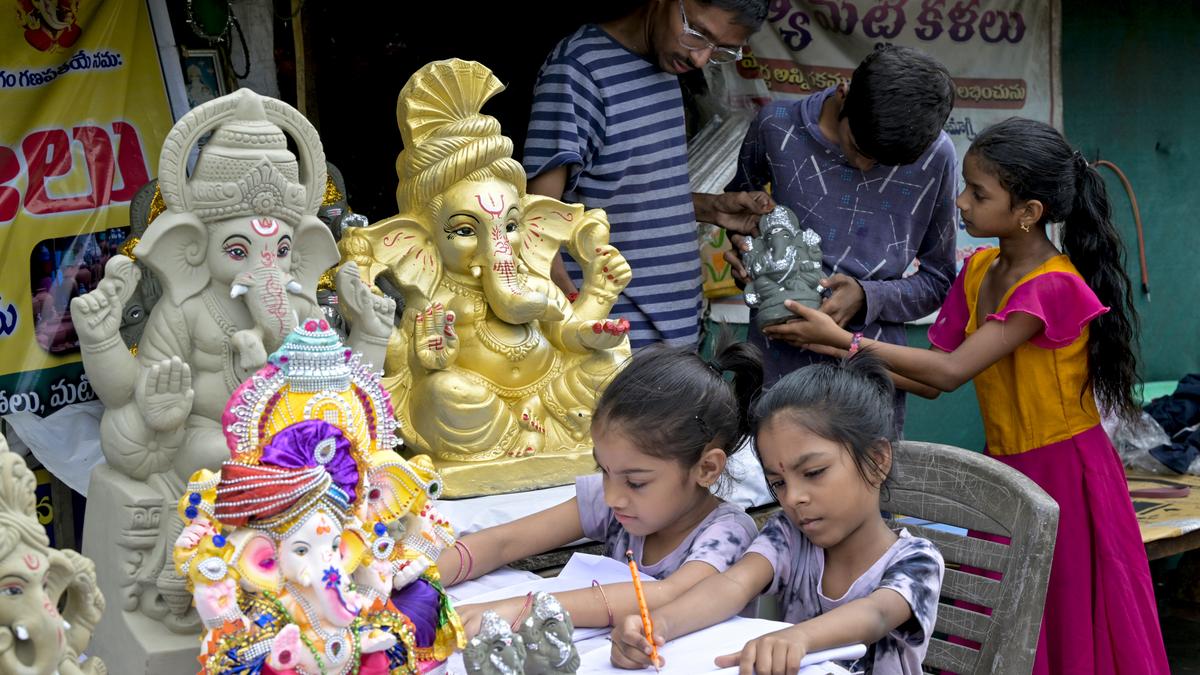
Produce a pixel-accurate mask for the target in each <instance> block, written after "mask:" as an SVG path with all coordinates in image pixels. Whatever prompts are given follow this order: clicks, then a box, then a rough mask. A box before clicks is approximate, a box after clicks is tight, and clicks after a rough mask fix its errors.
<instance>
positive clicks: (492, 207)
mask: <svg viewBox="0 0 1200 675" xmlns="http://www.w3.org/2000/svg"><path fill="white" fill-rule="evenodd" d="M487 200H488V203H487V204H486V205H485V204H484V203H483V195H475V201H477V202H479V208H481V209H483V210H484V211H486V212H487V213H488V214H489V215H491V216H492V217H493V218H499V217H500V214H501V213H504V195H500V206H496V195H493V194H492V193H490V192H489V193H488V195H487Z"/></svg>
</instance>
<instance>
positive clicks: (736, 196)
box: [692, 192, 775, 234]
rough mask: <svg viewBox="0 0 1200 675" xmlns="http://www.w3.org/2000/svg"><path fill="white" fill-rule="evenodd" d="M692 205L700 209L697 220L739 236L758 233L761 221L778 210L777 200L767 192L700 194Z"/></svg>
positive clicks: (696, 195) (697, 212)
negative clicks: (776, 208) (766, 215)
mask: <svg viewBox="0 0 1200 675" xmlns="http://www.w3.org/2000/svg"><path fill="white" fill-rule="evenodd" d="M692 203H693V204H694V205H695V207H696V220H698V221H700V222H702V223H712V224H713V225H717V226H719V227H722V228H724V229H726V230H728V231H730V232H736V233H738V234H754V233H756V232H757V231H758V219H759V218H761V217H762V216H763V215H765V214H768V213H770V212H771V211H772V209H774V208H775V200H773V199H771V196H770V195H768V194H767V193H765V192H725V193H722V194H719V195H709V194H699V193H697V194H694V195H693V196H692Z"/></svg>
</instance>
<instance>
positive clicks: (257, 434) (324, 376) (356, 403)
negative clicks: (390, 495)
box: [222, 319, 397, 487]
mask: <svg viewBox="0 0 1200 675" xmlns="http://www.w3.org/2000/svg"><path fill="white" fill-rule="evenodd" d="M306 420H321V421H324V422H326V423H327V424H329V425H331V426H333V427H336V428H338V429H340V430H341V432H342V434H343V435H344V436H345V438H346V439H347V440H348V441H350V447H351V454H352V455H353V456H354V459H355V461H356V463H358V464H359V466H361V467H363V468H364V469H365V468H366V466H367V465H368V463H369V462H368V459H367V458H369V457H371V456H372V455H373V454H374V453H375V452H377V451H379V450H390V449H392V448H393V447H394V446H395V445H396V443H397V439H396V421H395V417H394V415H393V413H392V404H391V400H390V398H389V397H388V395H387V392H386V391H384V390H383V388H382V387H381V386H380V384H379V378H378V376H377V375H376V374H375V373H374V372H373V371H372V369H371V367H370V366H369V365H367V364H364V363H362V361H361V360H360V358H359V356H358V355H357V354H355V353H354V352H353V351H351V350H350V349H347V348H345V347H344V346H342V343H341V341H340V340H339V339H338V335H337V333H336V332H335V331H334V330H333V329H332V328H331V327H330V326H329V324H328V323H327V322H326V321H325V320H324V319H320V320H316V319H310V320H308V321H306V322H304V323H303V324H302V325H301V326H299V327H298V328H296V330H294V331H293V332H292V333H291V334H290V335H288V337H287V338H286V339H284V342H283V345H282V346H281V347H280V348H279V350H277V351H276V352H275V353H274V354H272V355H271V357H270V359H269V363H268V364H267V365H266V366H264V367H263V368H262V369H260V370H259V371H258V372H256V373H255V374H254V375H253V376H252V377H251V378H250V379H249V380H247V381H246V382H245V383H244V384H242V386H240V387H238V389H237V390H236V391H234V393H233V396H232V397H231V398H230V400H229V404H228V405H227V406H226V408H225V413H224V415H223V416H222V424H223V426H224V431H225V439H226V443H227V444H228V446H229V450H230V455H231V457H232V459H233V460H234V461H240V462H246V463H251V464H254V463H257V462H258V461H259V459H260V457H261V454H262V448H263V446H264V445H265V444H266V443H268V442H269V441H270V440H271V439H272V438H273V437H274V436H275V435H276V434H278V433H279V432H281V431H283V430H284V429H286V428H288V427H289V426H291V425H293V424H296V423H298V422H303V421H306ZM363 473H364V474H365V471H364V472H363ZM360 487H361V486H360Z"/></svg>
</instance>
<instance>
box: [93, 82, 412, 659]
mask: <svg viewBox="0 0 1200 675" xmlns="http://www.w3.org/2000/svg"><path fill="white" fill-rule="evenodd" d="M205 135H209V139H208V141H207V143H206V144H205V145H204V147H203V149H202V150H201V152H200V155H199V157H198V159H197V160H196V165H195V169H194V171H193V172H192V174H191V175H190V176H189V175H187V172H186V167H187V164H188V156H189V154H190V152H191V150H192V148H193V147H194V146H195V145H196V144H197V143H198V142H199V141H200V139H201V138H203V137H204V136H205ZM289 137H290V140H291V142H292V145H293V147H294V148H295V150H296V152H295V154H293V152H292V150H290V149H289ZM325 184H326V174H325V154H324V150H323V148H322V146H321V142H320V138H319V137H318V135H317V131H316V129H315V128H313V126H312V125H311V124H310V123H309V122H308V121H307V120H306V119H305V118H304V116H303V115H301V114H300V113H299V112H298V111H297V110H295V109H294V108H291V107H290V106H288V105H287V104H285V103H282V102H280V101H276V100H274V99H267V98H263V97H260V96H258V95H257V94H255V93H254V92H252V91H249V90H246V89H242V90H238V91H236V92H234V93H233V94H230V95H229V96H224V97H221V98H219V99H216V100H214V101H210V102H208V103H205V104H203V105H201V106H198V107H197V108H195V109H194V110H192V111H191V112H189V113H188V114H187V115H185V116H183V117H182V118H181V119H180V120H179V122H178V123H176V125H175V126H174V127H173V128H172V129H171V131H170V133H168V134H167V138H166V140H165V141H164V143H163V148H162V153H161V155H160V159H159V176H158V185H159V189H160V191H161V196H162V201H163V210H162V212H161V213H159V214H157V215H156V216H155V217H154V218H153V220H152V221H151V222H150V224H149V225H148V226H147V227H146V229H145V231H144V232H143V233H142V234H141V237H140V240H139V241H138V242H137V245H136V246H134V247H133V249H132V251H131V253H132V255H133V256H134V257H135V258H136V261H135V259H134V258H131V257H127V256H124V255H119V256H113V257H112V258H111V259H110V260H109V262H108V264H107V265H106V268H105V277H104V279H103V280H101V282H100V283H99V284H98V286H97V288H96V289H95V290H94V291H92V292H91V293H88V294H86V295H83V296H80V297H78V298H75V299H74V300H72V303H71V311H72V316H74V317H76V321H75V327H76V330H77V332H78V333H79V341H80V348H81V352H82V357H83V364H84V368H85V370H86V371H87V373H88V377H89V380H90V381H91V383H92V386H93V388H94V389H95V391H96V394H97V396H98V397H99V398H100V400H101V402H103V404H104V407H105V411H104V415H103V417H102V419H101V423H100V441H101V448H102V449H103V451H104V457H105V460H106V464H105V465H102V466H100V467H98V468H97V469H96V470H95V471H94V472H93V475H92V481H91V484H90V486H89V498H90V499H89V502H88V509H87V515H86V518H85V523H84V541H83V545H84V550H85V551H86V552H87V555H89V556H91V557H92V558H93V559H94V560H96V561H97V568H98V570H97V576H98V578H99V581H100V585H101V590H102V591H103V592H104V594H105V596H106V597H107V598H109V602H108V610H107V612H106V614H105V615H104V620H103V621H102V622H101V624H100V626H99V628H98V635H100V636H101V637H100V639H98V640H97V641H96V643H95V644H94V646H93V651H95V652H96V653H97V654H100V655H102V657H103V658H104V660H105V661H106V662H107V663H108V664H109V667H110V668H111V670H112V672H114V673H122V674H123V675H126V674H128V675H135V674H137V673H155V674H158V673H176V672H189V671H194V669H195V666H196V663H195V654H196V640H197V639H198V637H197V636H198V635H199V634H200V632H201V624H200V620H199V618H198V617H197V615H196V612H195V611H194V610H192V609H191V600H192V598H191V594H190V592H189V591H188V587H187V583H186V581H185V580H184V579H183V578H182V577H181V576H180V575H178V574H177V573H176V571H175V569H174V566H173V564H172V561H171V544H172V542H174V541H175V539H176V537H177V536H178V535H179V532H180V531H181V529H182V528H183V523H182V522H181V521H180V519H179V518H178V517H177V516H176V515H175V513H174V508H175V504H176V502H177V501H178V499H179V498H180V495H181V494H182V493H183V490H184V486H185V485H186V483H187V481H188V478H189V477H190V476H191V475H192V474H193V473H194V472H196V471H197V470H200V469H209V470H215V469H216V468H217V467H218V466H219V465H220V463H221V462H222V461H223V460H225V459H227V458H228V457H229V453H228V449H227V447H226V444H225V437H224V434H223V431H222V423H221V415H222V411H223V409H224V406H225V404H226V402H227V401H228V400H229V397H230V395H231V394H232V393H233V392H234V390H235V389H236V388H237V387H239V386H240V385H241V384H242V383H243V382H244V381H245V380H246V379H247V378H249V377H250V376H251V375H252V374H253V373H254V372H256V371H257V370H258V369H259V368H261V367H263V366H264V364H265V363H266V360H267V355H268V354H269V353H271V352H272V351H275V350H277V349H278V348H279V347H280V346H281V345H282V343H283V340H284V338H285V337H286V336H287V335H288V334H289V333H290V332H291V331H292V330H293V329H294V328H295V327H296V326H297V325H298V324H301V323H303V322H304V321H306V320H308V319H315V318H320V317H321V316H322V311H321V309H320V307H319V306H318V304H317V299H316V289H317V281H318V279H319V278H320V277H321V276H322V274H324V273H325V272H326V271H327V270H329V269H330V268H331V267H333V266H334V265H335V264H337V262H338V257H339V256H338V251H337V244H336V242H335V241H334V239H333V236H332V235H331V234H330V231H329V229H328V228H327V227H326V226H325V224H324V223H322V222H321V221H320V220H318V219H317V212H318V209H319V207H320V205H321V203H322V200H323V198H324V193H325ZM139 265H142V266H144V267H145V268H147V269H149V270H150V271H151V272H153V275H154V277H155V278H156V279H157V280H158V282H159V283H160V284H161V286H162V295H161V297H160V298H159V300H158V301H157V302H156V303H155V304H154V307H153V310H152V311H151V312H150V314H149V317H148V318H147V319H146V321H145V323H144V327H143V332H142V335H141V337H140V339H139V341H138V345H137V350H136V354H133V353H131V352H130V350H129V349H128V348H127V347H126V344H125V342H124V340H123V339H122V335H121V323H122V318H123V316H124V314H125V310H127V309H129V308H130V307H131V305H132V303H135V302H136V300H135V293H136V291H137V288H138V284H139V281H140V279H141V272H140V269H141V268H140V267H139ZM335 283H336V285H337V287H338V295H339V299H340V308H341V312H342V314H343V315H344V316H345V317H346V318H347V320H348V323H350V324H351V325H352V330H351V333H350V335H349V337H348V338H347V346H349V347H350V348H352V349H353V350H354V351H356V352H358V353H359V354H360V355H361V356H362V359H363V361H364V362H366V363H371V364H376V366H378V365H379V364H382V363H383V360H384V356H385V350H386V345H387V340H388V336H389V335H390V333H391V330H392V315H393V314H394V312H395V303H394V302H393V301H391V300H390V299H387V298H383V297H380V296H377V295H375V294H374V293H372V291H371V290H370V288H369V287H368V286H367V285H366V284H365V283H363V281H362V280H361V278H360V273H359V271H358V270H357V269H355V268H354V266H353V265H343V266H342V268H341V270H340V271H339V273H338V274H337V275H336V280H335Z"/></svg>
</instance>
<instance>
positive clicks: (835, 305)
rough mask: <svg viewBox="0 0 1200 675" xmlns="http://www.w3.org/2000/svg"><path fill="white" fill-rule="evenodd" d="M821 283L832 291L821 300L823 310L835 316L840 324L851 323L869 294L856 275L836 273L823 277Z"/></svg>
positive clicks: (835, 319) (834, 318)
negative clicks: (826, 277)
mask: <svg viewBox="0 0 1200 675" xmlns="http://www.w3.org/2000/svg"><path fill="white" fill-rule="evenodd" d="M821 285H822V286H824V287H825V288H828V289H829V290H830V291H831V292H830V294H829V297H827V298H825V299H824V300H823V301H822V302H821V311H822V312H825V313H826V314H828V315H829V316H831V317H833V320H834V321H836V322H837V325H839V326H845V325H846V324H848V323H850V320H851V319H853V318H854V317H855V315H857V314H858V313H859V311H861V310H862V308H863V306H864V305H865V304H866V303H867V294H866V293H865V292H864V291H863V288H862V286H861V285H860V284H859V283H858V279H855V278H854V277H851V276H846V275H845V274H835V275H833V276H832V277H829V278H828V279H822V280H821Z"/></svg>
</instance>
